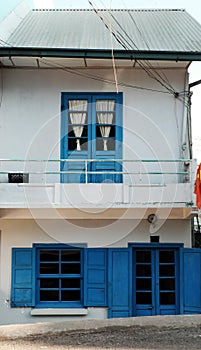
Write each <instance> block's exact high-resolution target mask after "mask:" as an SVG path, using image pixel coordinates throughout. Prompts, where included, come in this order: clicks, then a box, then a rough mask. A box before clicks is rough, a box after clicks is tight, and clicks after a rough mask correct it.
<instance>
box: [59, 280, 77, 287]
mask: <svg viewBox="0 0 201 350" xmlns="http://www.w3.org/2000/svg"><path fill="white" fill-rule="evenodd" d="M61 288H80V279H78V278H62V280H61Z"/></svg>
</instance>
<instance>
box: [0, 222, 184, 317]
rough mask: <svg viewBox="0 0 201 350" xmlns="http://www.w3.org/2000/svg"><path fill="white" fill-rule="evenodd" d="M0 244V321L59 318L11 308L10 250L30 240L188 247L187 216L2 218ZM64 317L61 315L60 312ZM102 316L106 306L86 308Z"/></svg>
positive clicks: (89, 313) (90, 313) (94, 315)
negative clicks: (155, 241)
mask: <svg viewBox="0 0 201 350" xmlns="http://www.w3.org/2000/svg"><path fill="white" fill-rule="evenodd" d="M0 229H1V245H0V313H1V317H0V323H3V324H6V323H13V322H16V323H26V322H28V323H32V322H40V321H52V320H55V321H59V320H60V318H59V317H53V316H48V318H47V317H43V316H31V315H30V309H23V308H17V309H15V308H12V309H11V308H10V291H11V252H12V248H13V247H31V246H32V244H33V243H68V244H69V243H74V244H76V243H87V244H88V247H106V248H107V247H127V245H128V243H129V242H135V243H136V242H144V243H148V242H150V235H151V234H155V235H159V236H160V242H161V243H178V242H179V243H182V242H183V243H184V246H185V247H190V220H166V221H165V220H164V221H159V222H157V223H156V225H155V226H154V227H153V226H152V225H150V224H149V223H148V221H147V220H113V221H112V220H35V221H34V220H2V221H1V227H0ZM63 317H64V316H63ZM76 317H78V318H81V317H88V318H93V317H95V318H104V317H107V310H106V309H103V308H102V309H101V308H100V309H99V308H98V309H93V308H92V309H89V311H88V315H87V316H74V318H76Z"/></svg>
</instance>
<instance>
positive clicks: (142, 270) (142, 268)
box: [136, 265, 151, 276]
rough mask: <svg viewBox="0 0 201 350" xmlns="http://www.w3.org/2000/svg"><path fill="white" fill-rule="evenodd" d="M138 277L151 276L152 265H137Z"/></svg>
mask: <svg viewBox="0 0 201 350" xmlns="http://www.w3.org/2000/svg"><path fill="white" fill-rule="evenodd" d="M136 276H151V265H137V266H136Z"/></svg>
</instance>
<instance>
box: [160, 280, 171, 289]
mask: <svg viewBox="0 0 201 350" xmlns="http://www.w3.org/2000/svg"><path fill="white" fill-rule="evenodd" d="M174 289H175V279H174V278H160V290H174Z"/></svg>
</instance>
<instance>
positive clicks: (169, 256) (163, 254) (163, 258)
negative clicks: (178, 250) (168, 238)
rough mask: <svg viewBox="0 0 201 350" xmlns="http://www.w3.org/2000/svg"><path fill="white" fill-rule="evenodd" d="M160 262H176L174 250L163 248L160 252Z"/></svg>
mask: <svg viewBox="0 0 201 350" xmlns="http://www.w3.org/2000/svg"><path fill="white" fill-rule="evenodd" d="M159 262H160V263H174V251H169V250H161V251H160V252H159Z"/></svg>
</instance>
